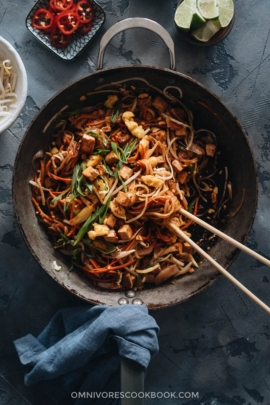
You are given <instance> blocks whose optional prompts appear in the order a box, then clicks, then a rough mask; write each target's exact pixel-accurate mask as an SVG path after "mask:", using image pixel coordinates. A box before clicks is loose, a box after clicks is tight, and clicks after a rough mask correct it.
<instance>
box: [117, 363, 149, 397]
mask: <svg viewBox="0 0 270 405" xmlns="http://www.w3.org/2000/svg"><path fill="white" fill-rule="evenodd" d="M144 374H145V369H144V368H143V367H142V366H141V365H140V364H138V363H136V362H135V361H133V360H130V359H127V358H125V357H121V392H122V393H125V394H127V396H124V398H122V400H121V405H144V398H143V395H142V393H144ZM132 393H134V394H133V398H132V395H131V394H132ZM139 393H140V394H141V395H138V394H139ZM135 394H136V395H135Z"/></svg>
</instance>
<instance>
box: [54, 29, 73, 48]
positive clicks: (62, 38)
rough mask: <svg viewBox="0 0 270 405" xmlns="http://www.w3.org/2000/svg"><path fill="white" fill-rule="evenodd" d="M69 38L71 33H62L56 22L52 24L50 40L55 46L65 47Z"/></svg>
mask: <svg viewBox="0 0 270 405" xmlns="http://www.w3.org/2000/svg"><path fill="white" fill-rule="evenodd" d="M70 39H71V35H65V34H63V32H61V31H60V29H59V28H58V26H57V25H56V24H54V25H53V27H52V30H51V41H52V44H53V45H54V46H55V47H56V48H58V49H61V48H65V47H66V46H67V45H68V44H69V42H70Z"/></svg>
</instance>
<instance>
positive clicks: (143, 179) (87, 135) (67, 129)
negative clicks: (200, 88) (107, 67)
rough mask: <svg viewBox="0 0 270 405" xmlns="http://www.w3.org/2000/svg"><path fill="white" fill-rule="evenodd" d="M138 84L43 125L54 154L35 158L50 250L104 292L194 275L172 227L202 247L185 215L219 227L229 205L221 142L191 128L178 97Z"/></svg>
mask: <svg viewBox="0 0 270 405" xmlns="http://www.w3.org/2000/svg"><path fill="white" fill-rule="evenodd" d="M136 79H137V81H139V79H138V78H136ZM137 81H136V83H137ZM140 81H141V83H140V86H137V85H135V84H134V83H135V81H134V83H132V85H128V80H127V81H122V82H121V83H120V82H119V83H115V84H114V85H113V86H112V85H110V87H109V85H108V86H106V85H104V86H101V87H100V88H98V89H96V91H95V92H94V93H91V94H90V95H91V104H88V105H87V106H85V105H84V107H83V108H81V110H78V111H68V107H67V108H66V109H62V112H60V113H58V114H56V116H55V117H53V119H52V120H51V121H50V122H49V123H48V125H47V127H46V130H47V129H48V127H50V128H53V129H52V138H51V144H50V147H49V148H48V150H46V151H38V152H37V153H36V155H35V156H34V157H33V167H34V169H35V175H34V177H33V179H32V180H31V181H30V183H31V187H32V201H33V204H34V207H35V210H36V213H37V215H38V217H39V219H40V221H41V222H42V223H43V224H44V226H45V227H46V229H47V231H48V232H49V234H50V235H51V238H52V241H53V244H54V248H55V249H57V250H59V251H61V253H62V254H64V255H66V256H68V259H69V260H70V270H72V269H73V268H75V267H76V268H79V269H80V270H78V271H83V272H84V273H85V275H86V276H87V277H89V278H90V279H91V280H92V282H93V283H94V284H95V285H96V286H98V287H101V288H106V289H121V290H127V289H135V290H136V289H142V288H145V287H148V288H149V287H151V286H153V287H154V286H157V285H159V284H162V283H164V282H166V281H167V280H169V281H168V282H171V283H174V282H175V279H176V278H177V277H181V276H183V275H184V274H187V273H193V272H194V271H196V269H197V268H198V266H199V261H198V259H197V258H196V255H193V250H192V247H191V246H190V245H189V244H188V243H186V242H184V241H183V240H181V238H180V237H179V236H178V235H176V234H174V233H173V231H172V230H171V229H170V227H169V224H172V223H173V224H175V225H177V226H178V227H179V228H180V229H181V230H183V231H184V232H186V233H187V235H188V236H191V237H194V239H196V242H197V243H198V244H200V243H202V240H203V238H202V237H201V235H199V234H197V230H196V228H197V227H196V225H194V224H193V222H192V221H191V220H188V219H187V218H186V217H185V216H183V215H181V213H180V212H179V210H180V208H184V209H185V210H188V211H189V212H191V213H193V214H194V215H196V216H200V217H201V218H203V219H205V220H206V221H215V223H219V221H221V218H224V217H225V215H226V212H227V207H228V202H229V200H230V199H231V198H232V197H231V184H230V182H229V180H228V172H227V168H226V167H220V165H219V164H218V162H219V161H218V159H219V153H220V152H219V151H218V145H217V139H216V136H215V134H214V133H212V132H211V131H209V130H207V129H204V128H197V129H195V128H194V119H193V115H192V112H191V111H190V110H189V109H188V108H187V107H186V106H185V105H184V103H183V102H182V101H181V97H182V94H181V90H180V89H179V88H176V87H173V86H172V87H168V88H166V89H164V90H163V91H161V90H159V89H157V88H154V87H153V86H151V85H150V84H149V83H148V82H146V81H145V80H143V79H140ZM173 94H176V95H173ZM93 99H94V100H95V101H94V102H93ZM100 100H101V101H100ZM197 271H198V270H197Z"/></svg>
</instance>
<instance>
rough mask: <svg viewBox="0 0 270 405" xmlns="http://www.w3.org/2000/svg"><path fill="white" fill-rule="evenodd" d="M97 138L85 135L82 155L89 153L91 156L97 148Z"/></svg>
mask: <svg viewBox="0 0 270 405" xmlns="http://www.w3.org/2000/svg"><path fill="white" fill-rule="evenodd" d="M95 142H96V140H95V138H94V137H93V136H91V135H87V134H84V135H83V136H82V139H81V141H80V150H81V152H82V153H89V155H91V154H92V153H93V150H94V148H95Z"/></svg>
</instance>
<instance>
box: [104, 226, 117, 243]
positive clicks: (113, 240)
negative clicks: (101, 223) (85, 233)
mask: <svg viewBox="0 0 270 405" xmlns="http://www.w3.org/2000/svg"><path fill="white" fill-rule="evenodd" d="M104 239H105V240H106V241H107V242H111V243H116V242H117V241H118V236H117V233H116V231H115V230H114V229H110V231H109V233H108V235H105V236H104Z"/></svg>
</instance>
